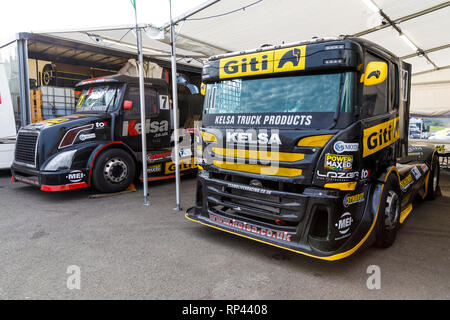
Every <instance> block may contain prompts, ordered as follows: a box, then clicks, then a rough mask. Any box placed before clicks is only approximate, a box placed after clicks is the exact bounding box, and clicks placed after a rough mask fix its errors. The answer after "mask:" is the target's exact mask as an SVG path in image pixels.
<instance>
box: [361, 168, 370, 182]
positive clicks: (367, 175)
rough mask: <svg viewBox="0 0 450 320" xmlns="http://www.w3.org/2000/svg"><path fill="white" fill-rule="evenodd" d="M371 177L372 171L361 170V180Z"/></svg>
mask: <svg viewBox="0 0 450 320" xmlns="http://www.w3.org/2000/svg"><path fill="white" fill-rule="evenodd" d="M369 176H370V169H367V170H366V169H362V170H361V180H364V179H367V178H369Z"/></svg>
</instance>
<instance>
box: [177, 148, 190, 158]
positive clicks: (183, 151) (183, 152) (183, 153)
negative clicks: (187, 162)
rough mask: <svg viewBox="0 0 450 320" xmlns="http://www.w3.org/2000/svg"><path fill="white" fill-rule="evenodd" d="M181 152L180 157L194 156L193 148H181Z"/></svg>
mask: <svg viewBox="0 0 450 320" xmlns="http://www.w3.org/2000/svg"><path fill="white" fill-rule="evenodd" d="M179 153H180V157H182V158H186V157H191V156H192V150H191V149H181V150H180V151H179Z"/></svg>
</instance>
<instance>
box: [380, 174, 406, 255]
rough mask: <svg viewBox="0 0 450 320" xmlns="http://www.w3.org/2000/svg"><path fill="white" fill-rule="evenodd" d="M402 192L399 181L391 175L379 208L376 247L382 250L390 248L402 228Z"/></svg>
mask: <svg viewBox="0 0 450 320" xmlns="http://www.w3.org/2000/svg"><path fill="white" fill-rule="evenodd" d="M400 196H401V192H400V187H399V183H398V179H397V177H396V176H394V175H390V176H389V178H388V180H387V181H386V183H385V184H384V188H383V193H382V195H381V201H380V207H379V208H378V221H377V234H376V241H375V245H376V246H377V247H380V248H388V247H390V246H391V245H392V244H393V243H394V241H395V237H396V235H397V231H398V228H399V226H400V212H401V198H400Z"/></svg>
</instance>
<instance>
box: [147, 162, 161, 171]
mask: <svg viewBox="0 0 450 320" xmlns="http://www.w3.org/2000/svg"><path fill="white" fill-rule="evenodd" d="M147 172H148V173H156V172H161V164H154V165H151V166H147Z"/></svg>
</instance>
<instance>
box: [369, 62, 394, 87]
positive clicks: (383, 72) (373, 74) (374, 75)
mask: <svg viewBox="0 0 450 320" xmlns="http://www.w3.org/2000/svg"><path fill="white" fill-rule="evenodd" d="M387 74H388V67H387V63H386V62H382V61H372V62H369V63H368V64H367V66H366V71H365V72H364V74H363V77H364V78H363V79H364V81H363V82H364V85H365V86H375V85H377V84H380V83H382V82H383V81H384V80H386V78H387Z"/></svg>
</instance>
